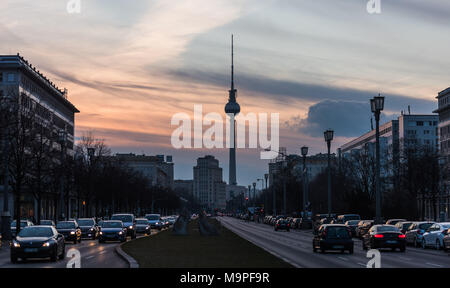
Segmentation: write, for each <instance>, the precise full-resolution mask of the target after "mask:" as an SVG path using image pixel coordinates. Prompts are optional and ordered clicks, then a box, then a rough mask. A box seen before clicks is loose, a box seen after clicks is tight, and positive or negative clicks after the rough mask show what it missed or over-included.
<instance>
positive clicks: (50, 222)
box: [41, 220, 53, 225]
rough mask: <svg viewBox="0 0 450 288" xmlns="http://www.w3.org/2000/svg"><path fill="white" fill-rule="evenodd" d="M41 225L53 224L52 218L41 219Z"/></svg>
mask: <svg viewBox="0 0 450 288" xmlns="http://www.w3.org/2000/svg"><path fill="white" fill-rule="evenodd" d="M41 225H53V223H52V221H51V220H41Z"/></svg>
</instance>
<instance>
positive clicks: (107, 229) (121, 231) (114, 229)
mask: <svg viewBox="0 0 450 288" xmlns="http://www.w3.org/2000/svg"><path fill="white" fill-rule="evenodd" d="M105 241H120V242H125V241H127V228H126V226H125V225H124V224H123V222H122V221H120V220H104V221H102V226H101V229H100V232H99V233H98V242H99V243H104V242H105Z"/></svg>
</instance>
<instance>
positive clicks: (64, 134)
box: [58, 130, 67, 220]
mask: <svg viewBox="0 0 450 288" xmlns="http://www.w3.org/2000/svg"><path fill="white" fill-rule="evenodd" d="M66 141H67V132H66V131H65V130H60V131H59V132H58V142H59V144H60V145H61V159H60V161H61V173H64V168H63V167H64V162H65V156H66V155H65V153H66ZM60 185H61V187H60V189H61V192H60V193H61V195H60V198H59V201H60V205H59V209H60V210H59V217H60V220H64V219H65V215H64V210H65V209H64V175H62V174H61V178H60Z"/></svg>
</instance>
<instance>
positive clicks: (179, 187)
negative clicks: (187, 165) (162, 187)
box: [173, 180, 194, 195]
mask: <svg viewBox="0 0 450 288" xmlns="http://www.w3.org/2000/svg"><path fill="white" fill-rule="evenodd" d="M173 190H174V191H175V192H183V193H187V194H189V195H193V193H194V181H193V180H175V181H174V183H173Z"/></svg>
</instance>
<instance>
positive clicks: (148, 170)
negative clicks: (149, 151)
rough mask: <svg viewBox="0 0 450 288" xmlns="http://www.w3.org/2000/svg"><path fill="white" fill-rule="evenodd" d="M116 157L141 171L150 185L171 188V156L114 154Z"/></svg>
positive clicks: (172, 179) (172, 180)
mask: <svg viewBox="0 0 450 288" xmlns="http://www.w3.org/2000/svg"><path fill="white" fill-rule="evenodd" d="M116 157H117V158H118V159H119V160H120V161H122V162H123V163H124V164H125V165H127V166H128V167H130V168H132V169H134V170H136V171H138V172H140V173H142V174H143V175H144V176H145V177H146V178H147V179H148V181H149V184H150V185H151V186H162V187H165V188H173V186H174V176H173V165H174V164H173V162H172V156H166V157H165V158H164V155H156V156H148V155H145V154H143V155H136V154H133V153H129V154H120V153H119V154H116Z"/></svg>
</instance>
